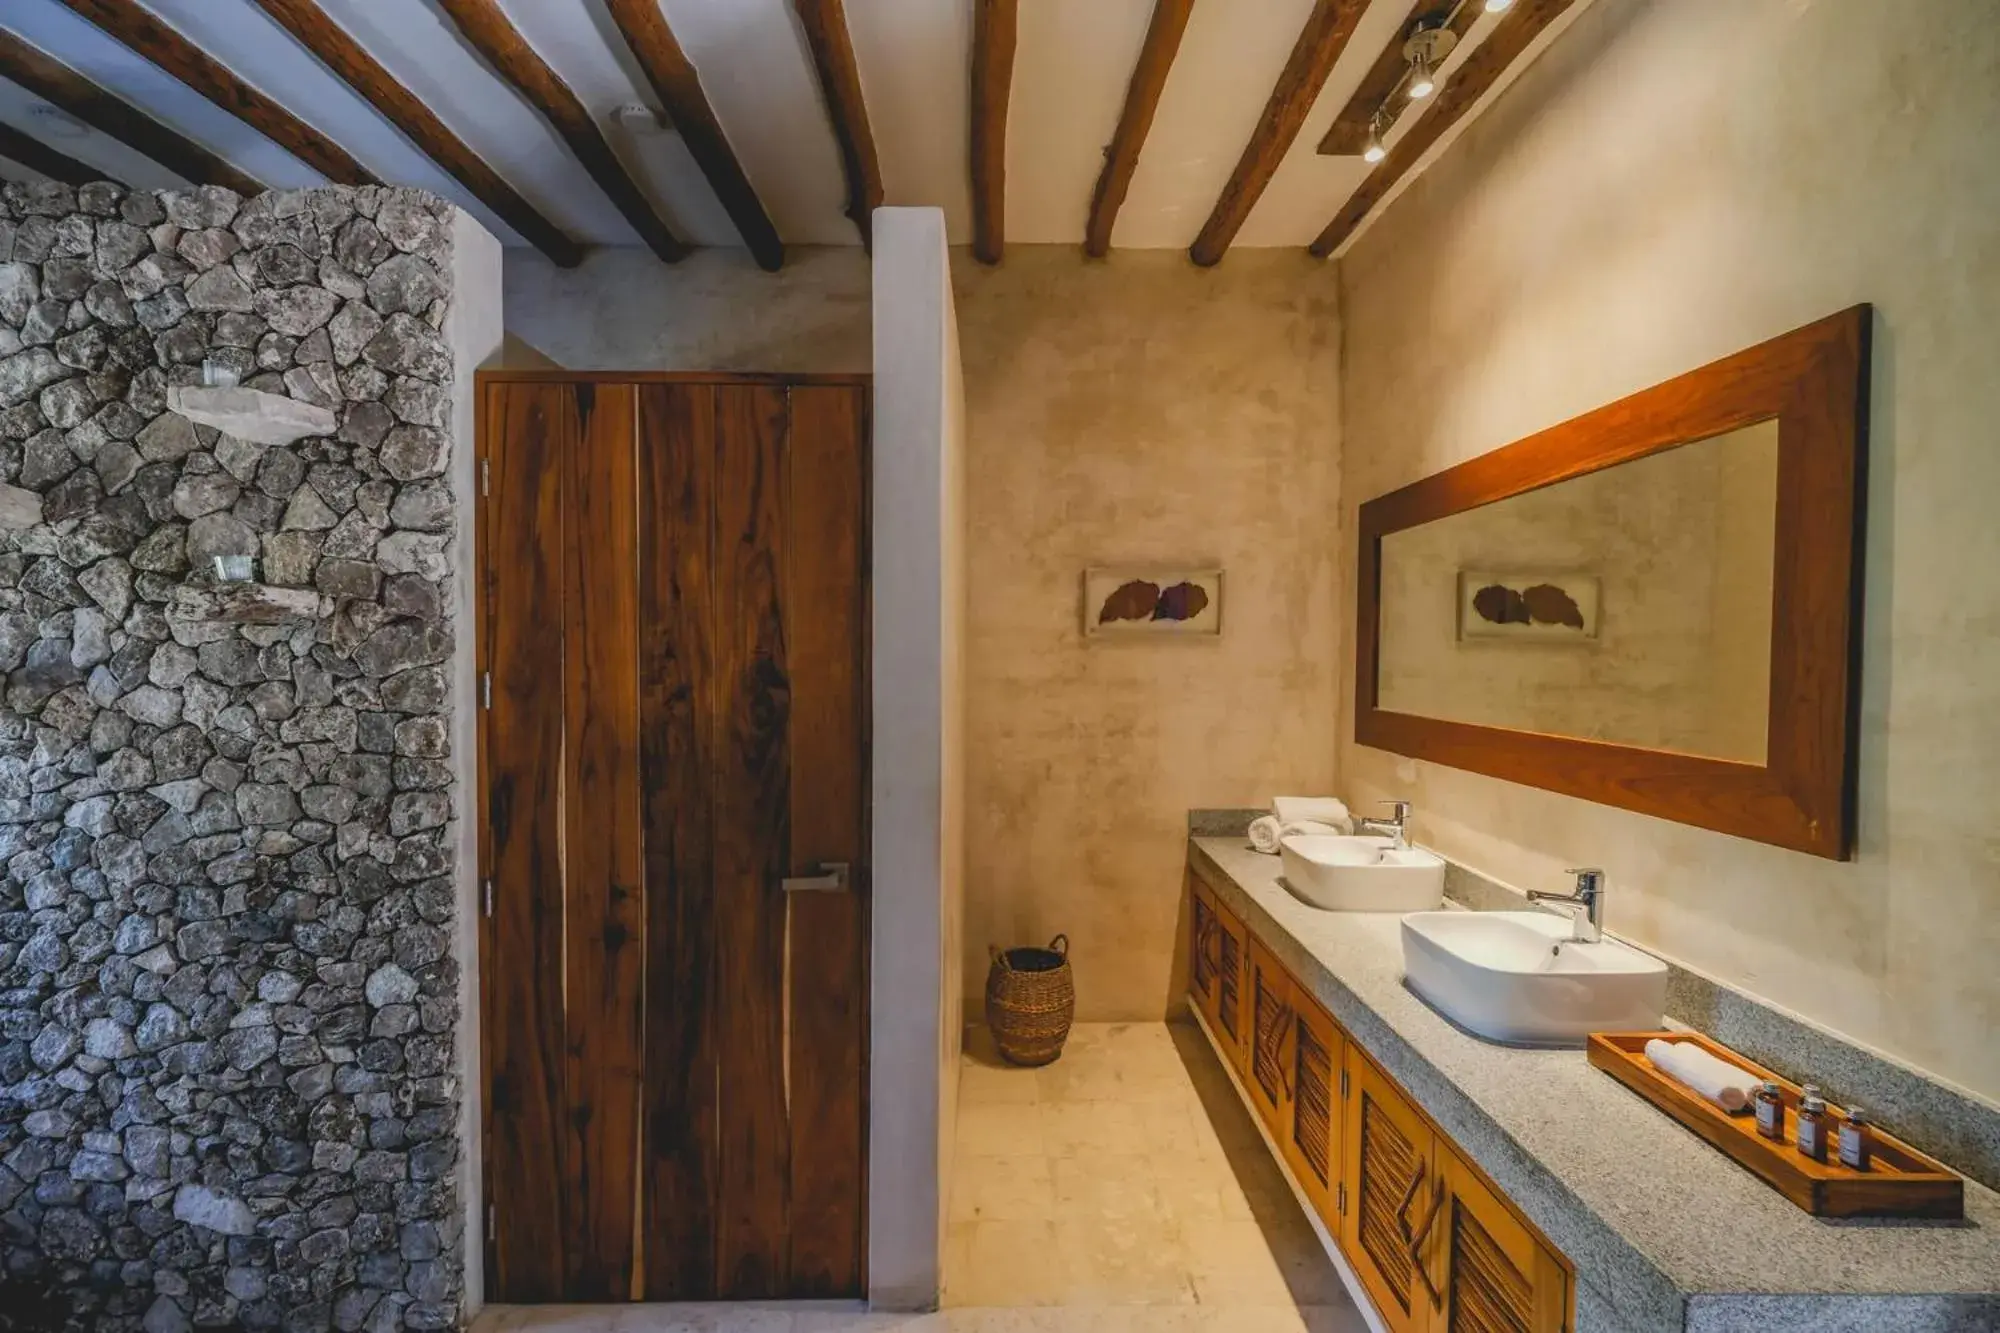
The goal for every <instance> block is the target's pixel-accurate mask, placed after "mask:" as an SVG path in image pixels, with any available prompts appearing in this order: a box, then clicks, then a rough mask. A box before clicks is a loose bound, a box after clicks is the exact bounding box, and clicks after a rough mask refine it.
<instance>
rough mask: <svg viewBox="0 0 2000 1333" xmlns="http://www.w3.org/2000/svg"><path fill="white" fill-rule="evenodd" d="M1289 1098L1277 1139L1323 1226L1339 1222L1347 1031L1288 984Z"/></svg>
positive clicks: (1298, 990)
mask: <svg viewBox="0 0 2000 1333" xmlns="http://www.w3.org/2000/svg"><path fill="white" fill-rule="evenodd" d="M1289 1051H1290V1054H1289V1056H1288V1060H1289V1067H1290V1069H1291V1075H1292V1077H1291V1089H1292V1095H1291V1101H1290V1103H1289V1104H1288V1105H1287V1107H1286V1109H1285V1117H1284V1124H1283V1128H1282V1131H1281V1132H1280V1133H1279V1135H1278V1144H1279V1146H1280V1147H1281V1148H1282V1149H1283V1150H1284V1155H1285V1162H1286V1164H1287V1165H1289V1166H1290V1167H1291V1168H1292V1178H1293V1179H1295V1180H1297V1181H1298V1183H1299V1188H1300V1189H1302V1190H1304V1191H1305V1195H1306V1198H1307V1200H1308V1201H1310V1202H1311V1204H1312V1206H1313V1210H1314V1211H1315V1212H1317V1213H1318V1214H1319V1216H1320V1220H1321V1221H1323V1222H1325V1223H1326V1225H1327V1230H1328V1231H1332V1230H1334V1229H1335V1228H1336V1227H1337V1226H1338V1224H1339V1223H1338V1219H1339V1209H1340V1200H1341V1184H1342V1181H1343V1175H1342V1165H1343V1164H1342V1162H1341V1153H1342V1150H1343V1147H1344V1144H1343V1139H1342V1134H1343V1132H1344V1130H1345V1122H1346V1114H1345V1112H1346V1105H1347V1104H1346V1100H1345V1097H1344V1096H1343V1089H1344V1088H1346V1087H1347V1085H1348V1082H1349V1078H1348V1074H1347V1072H1346V1062H1347V1033H1346V1032H1345V1031H1343V1030H1342V1029H1341V1027H1340V1025H1339V1024H1338V1023H1336V1022H1334V1021H1333V1019H1332V1017H1331V1016H1330V1015H1329V1014H1328V1013H1327V1012H1326V1010H1324V1009H1322V1008H1320V1006H1319V1001H1317V1000H1315V999H1314V998H1313V997H1312V996H1311V995H1309V994H1307V993H1306V990H1305V988H1304V987H1303V986H1299V985H1297V984H1294V985H1293V987H1292V1031H1291V1040H1290V1043H1289Z"/></svg>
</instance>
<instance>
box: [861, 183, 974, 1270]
mask: <svg viewBox="0 0 2000 1333" xmlns="http://www.w3.org/2000/svg"><path fill="white" fill-rule="evenodd" d="M874 242H875V273H874V342H875V349H874V362H875V399H874V402H875V409H874V445H873V448H874V459H873V467H874V507H873V519H872V521H873V525H874V616H875V622H874V751H873V770H874V776H873V793H872V794H873V802H874V847H873V866H874V886H873V892H874V899H873V918H874V920H873V935H874V938H873V945H872V962H871V966H872V995H871V1004H872V1009H871V1013H872V1016H873V1017H872V1022H871V1034H872V1035H871V1050H870V1066H869V1071H870V1072H869V1079H870V1090H869V1091H870V1098H869V1100H870V1107H869V1114H870V1130H869V1154H868V1158H869V1182H868V1199H869V1222H868V1286H869V1300H870V1303H871V1304H873V1305H874V1306H875V1307H876V1308H878V1309H890V1310H918V1309H929V1308H931V1307H933V1306H935V1305H936V1304H937V1300H938V1293H939V1289H940V1285H941V1278H942V1272H941V1268H942V1264H941V1255H942V1247H943V1235H944V1232H943V1221H942V1219H943V1215H944V1209H945V1207H946V1206H947V1203H948V1200H949V1185H950V1176H951V1136H950V1133H949V1132H948V1131H949V1126H950V1125H951V1123H952V1120H953V1118H954V1114H955V1110H956V1104H957V1097H958V1045H959V1001H958V996H959V975H958V972H959V965H958V957H959V948H958V935H959V931H960V925H959V922H960V915H961V907H960V904H961V879H962V868H963V842H962V828H963V818H962V807H963V780H962V775H963V758H962V754H961V750H962V739H961V736H962V722H963V716H964V694H963V678H964V671H963V652H962V644H963V638H964V634H963V626H962V617H963V606H964V565H963V546H964V507H963V502H962V493H963V483H962V465H961V458H962V454H963V445H964V433H965V425H964V421H965V412H964V395H963V390H962V386H961V383H960V377H959V360H958V332H957V327H956V319H955V316H954V313H953V310H952V300H951V275H950V269H949V264H948V260H947V257H946V252H945V231H944V215H943V214H942V213H940V212H939V211H938V210H936V209H934V208H882V209H877V210H876V212H875V219H874Z"/></svg>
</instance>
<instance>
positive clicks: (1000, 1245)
mask: <svg viewBox="0 0 2000 1333" xmlns="http://www.w3.org/2000/svg"><path fill="white" fill-rule="evenodd" d="M945 1248H946V1262H945V1274H944V1303H945V1304H946V1305H948V1306H1002V1307H1016V1306H1034V1305H1060V1304H1062V1302H1063V1300H1064V1299H1065V1297H1066V1296H1067V1294H1068V1291H1069V1277H1070V1266H1069V1263H1068V1261H1067V1258H1066V1256H1065V1254H1064V1251H1063V1248H1062V1246H1061V1244H1060V1243H1059V1242H1058V1241H1057V1239H1056V1224H1055V1223H1053V1222H1004V1221H994V1222H961V1223H958V1224H956V1225H954V1226H953V1227H952V1228H951V1231H950V1234H949V1236H948V1238H947V1243H946V1247H945Z"/></svg>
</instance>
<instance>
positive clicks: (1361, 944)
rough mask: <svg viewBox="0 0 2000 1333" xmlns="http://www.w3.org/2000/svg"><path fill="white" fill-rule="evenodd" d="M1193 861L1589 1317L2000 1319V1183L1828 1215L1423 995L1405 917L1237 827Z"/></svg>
mask: <svg viewBox="0 0 2000 1333" xmlns="http://www.w3.org/2000/svg"><path fill="white" fill-rule="evenodd" d="M1188 862H1189V865H1190V866H1191V867H1192V868H1193V870H1194V871H1195V873H1196V874H1198V875H1199V876H1200V877H1201V879H1202V880H1203V881H1204V882H1205V883H1207V884H1208V885H1209V886H1210V887H1211V888H1212V889H1214V890H1215V892H1216V893H1217V894H1218V895H1219V896H1220V897H1221V899H1222V901H1223V902H1224V904H1225V905H1227V906H1228V907H1229V908H1230V909H1231V910H1233V911H1235V912H1236V913H1237V914H1238V915H1239V916H1241V917H1242V919H1243V921H1244V923H1245V924H1246V925H1247V926H1249V927H1250V929H1251V930H1252V932H1254V933H1255V934H1256V935H1257V936H1258V937H1259V938H1261V939H1262V940H1263V941H1264V943H1265V944H1266V945H1267V946H1269V947H1270V949H1271V952H1272V953H1273V954H1274V955H1275V956H1276V957H1277V958H1278V959H1279V961H1281V962H1283V963H1284V964H1285V965H1286V966H1287V967H1289V968H1290V969H1291V970H1292V972H1293V974H1294V975H1295V976H1297V977H1298V978H1299V979H1300V980H1302V981H1304V982H1306V983H1307V985H1308V986H1309V987H1310V988H1311V989H1312V991H1313V993H1314V994H1315V995H1316V996H1317V997H1318V999H1319V1001H1320V1003H1321V1004H1322V1005H1324V1006H1325V1007H1326V1010H1327V1012H1328V1013H1330V1014H1331V1015H1332V1016H1333V1017H1334V1018H1335V1019H1336V1020H1338V1021H1339V1022H1340V1023H1341V1024H1342V1025H1343V1026H1344V1027H1345V1028H1346V1029H1347V1030H1348V1032H1349V1034H1350V1035H1351V1036H1352V1037H1353V1038H1354V1040H1356V1041H1357V1042H1359V1043H1360V1045H1361V1047H1362V1049H1363V1050H1365V1051H1366V1052H1367V1053H1368V1054H1369V1055H1370V1056H1371V1057H1373V1058H1374V1060H1375V1061H1376V1063H1378V1064H1380V1065H1381V1066H1382V1068H1383V1069H1384V1070H1386V1071H1387V1072H1388V1073H1389V1074H1390V1075H1391V1076H1393V1077H1394V1078H1395V1079H1396V1081H1397V1082H1398V1083H1400V1084H1401V1085H1402V1086H1403V1088H1404V1090H1405V1091H1406V1092H1408V1093H1409V1094H1410V1095H1411V1096H1412V1097H1413V1098H1414V1099H1415V1100H1416V1101H1417V1102H1418V1104H1420V1105H1421V1106H1422V1107H1423V1108H1424V1110H1425V1111H1426V1112H1427V1113H1428V1114H1429V1115H1430V1117H1431V1118H1432V1119H1433V1120H1435V1121H1436V1122H1437V1124H1438V1125H1439V1126H1440V1127H1441V1128H1442V1129H1443V1130H1444V1131H1445V1132H1446V1133H1447V1134H1449V1135H1450V1136H1451V1137H1452V1138H1453V1139H1454V1140H1455V1141H1456V1142H1457V1144H1458V1145H1459V1147H1460V1148H1461V1149H1463V1151H1464V1152H1465V1154H1466V1155H1467V1156H1468V1157H1470V1158H1471V1159H1472V1160H1473V1161H1474V1162H1475V1163H1476V1164H1477V1165H1478V1166H1479V1167H1480V1168H1481V1169H1482V1170H1484V1171H1485V1172H1486V1174H1487V1175H1488V1176H1490V1177H1492V1179H1493V1181H1494V1183H1495V1184H1497V1185H1499V1186H1500V1188H1501V1189H1502V1190H1504V1191H1505V1192H1506V1193H1507V1194H1508V1196H1509V1197H1510V1198H1512V1199H1513V1200H1514V1202H1515V1204H1516V1205H1517V1206H1518V1207H1519V1208H1520V1209H1521V1211H1522V1212H1523V1213H1524V1214H1526V1215H1527V1217H1528V1218H1529V1219H1530V1220H1531V1221H1533V1222H1534V1223H1535V1225H1536V1226H1538V1227H1539V1228H1541V1230H1542V1232H1543V1233H1544V1234H1545V1235H1546V1236H1547V1237H1548V1238H1549V1240H1550V1241H1552V1242H1553V1243H1554V1244H1555V1245H1556V1246H1557V1247H1558V1248H1559V1249H1561V1250H1562V1251H1563V1252H1564V1253H1565V1254H1567V1255H1568V1256H1569V1258H1570V1260H1571V1262H1573V1263H1574V1264H1575V1265H1576V1269H1577V1277H1578V1285H1579V1290H1578V1293H1577V1328H1578V1330H1579V1333H1582V1331H1583V1330H1586V1329H1614V1330H1615V1329H1628V1328H1629V1329H1634V1330H1639V1329H1644V1330H1653V1329H1682V1328H1685V1329H1698V1330H1705V1331H1708V1330H1713V1331H1716V1333H1719V1331H1720V1330H1725V1329H1726V1330H1737V1329H1757V1330H1773V1329H1799V1330H1806V1329H1811V1330H1815V1331H1816V1333H1825V1331H1827V1330H1854V1331H1855V1333H1859V1331H1860V1330H1864V1329H1865V1330H1889V1329H1925V1330H1940V1333H1942V1331H1943V1330H1953V1331H1954V1333H1955V1331H1956V1330H1974V1329H2000V1195H1996V1194H1995V1193H1994V1192H1993V1191H1992V1190H1989V1189H1987V1188H1985V1187H1984V1186H1981V1185H1979V1184H1977V1183H1975V1182H1973V1181H1970V1180H1968V1181H1967V1182H1966V1185H1965V1216H1966V1220H1965V1221H1964V1222H1952V1223H1940V1222H1913V1221H1888V1220H1875V1221H1831V1220H1824V1219H1819V1218H1815V1217H1813V1216H1811V1215H1810V1214H1808V1213H1805V1212H1802V1211H1801V1210H1800V1209H1798V1208H1797V1207H1795V1206H1794V1205H1792V1204H1791V1203H1790V1202H1788V1201H1787V1200H1786V1199H1785V1198H1784V1197H1783V1196H1782V1195H1780V1194H1779V1193H1778V1192H1777V1191H1776V1190H1773V1189H1771V1188H1770V1187H1768V1186H1766V1185H1765V1184H1764V1183H1763V1182H1761V1181H1759V1180H1758V1179H1757V1178H1756V1177H1754V1176H1752V1175H1751V1174H1750V1173H1749V1172H1747V1171H1745V1170H1744V1169H1743V1168H1741V1167H1739V1166H1737V1165H1736V1164H1735V1163H1734V1162H1732V1161H1730V1160H1729V1159H1728V1158H1727V1157H1725V1156H1723V1155H1722V1154H1721V1153H1719V1152H1717V1151H1716V1150H1715V1149H1713V1148H1711V1147H1709V1146H1708V1145H1707V1144H1705V1143H1703V1142H1702V1141H1701V1140H1700V1139H1699V1138H1697V1137H1695V1136H1694V1135H1693V1134H1691V1133H1689V1132H1688V1131H1687V1130H1685V1129H1683V1128H1681V1126H1680V1125H1678V1124H1677V1123H1675V1122H1674V1121H1673V1120H1671V1119H1670V1118H1668V1117H1667V1116H1666V1115H1664V1114H1663V1113H1661V1112H1660V1111H1658V1110H1657V1109H1655V1108H1654V1107H1653V1106H1652V1105H1650V1104H1649V1103H1647V1102H1646V1101H1644V1100H1643V1099H1641V1098H1640V1097H1639V1096H1638V1095H1636V1094H1635V1093H1632V1092H1630V1091H1628V1090H1627V1089H1626V1088H1625V1087H1623V1086H1622V1085H1621V1084H1619V1083H1618V1082H1616V1081H1615V1080H1613V1079H1611V1078H1610V1077H1608V1076H1606V1075H1605V1074H1603V1073H1602V1072H1600V1071H1599V1070H1597V1069H1594V1068H1592V1067H1591V1065H1590V1063H1589V1061H1588V1060H1587V1059H1586V1058H1585V1056H1584V1053H1583V1052H1582V1051H1581V1050H1522V1049H1517V1048H1512V1047H1504V1046H1496V1045H1492V1044H1490V1043H1488V1042H1485V1041H1482V1040H1480V1039H1478V1038H1476V1037H1473V1036H1470V1035H1468V1034H1467V1033H1465V1032H1463V1031H1461V1030H1460V1029H1458V1028H1456V1027H1454V1026H1453V1025H1452V1024H1450V1023H1449V1022H1447V1021H1446V1020H1445V1019H1444V1018H1442V1017H1440V1016H1439V1015H1438V1014H1437V1013H1436V1012H1435V1011H1433V1010H1432V1009H1431V1008H1430V1007H1429V1006H1427V1005H1426V1004H1425V1003H1424V1002H1423V1001H1422V1000H1420V999H1418V998H1417V997H1416V996H1415V995H1414V994H1412V993H1411V992H1410V991H1409V990H1407V989H1406V988H1405V987H1404V985H1403V981H1402V975H1403V955H1402V942H1401V934H1400V928H1399V924H1400V923H1399V918H1398V917H1396V916H1394V915H1390V914H1381V913H1359V912H1324V911H1320V910H1318V909H1315V908H1312V907H1308V906H1306V905H1305V904H1304V903H1302V902H1300V901H1299V900H1297V899H1296V898H1294V897H1293V896H1292V895H1291V894H1290V893H1289V892H1288V891H1286V889H1285V887H1284V886H1283V885H1282V884H1281V883H1279V875H1280V867H1279V862H1278V858H1276V857H1273V856H1263V855H1259V854H1258V853H1256V852H1254V851H1251V850H1250V849H1249V848H1248V847H1247V846H1245V845H1244V842H1243V840H1242V839H1241V838H1240V837H1221V838H1193V839H1190V841H1189V844H1188Z"/></svg>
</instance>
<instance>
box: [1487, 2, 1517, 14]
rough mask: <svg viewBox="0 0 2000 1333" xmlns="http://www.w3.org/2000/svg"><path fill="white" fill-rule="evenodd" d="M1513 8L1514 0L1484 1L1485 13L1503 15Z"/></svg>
mask: <svg viewBox="0 0 2000 1333" xmlns="http://www.w3.org/2000/svg"><path fill="white" fill-rule="evenodd" d="M1513 7H1514V0H1486V12H1487V13H1489V14H1504V13H1506V12H1507V11H1508V10H1510V9H1512V8H1513Z"/></svg>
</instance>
